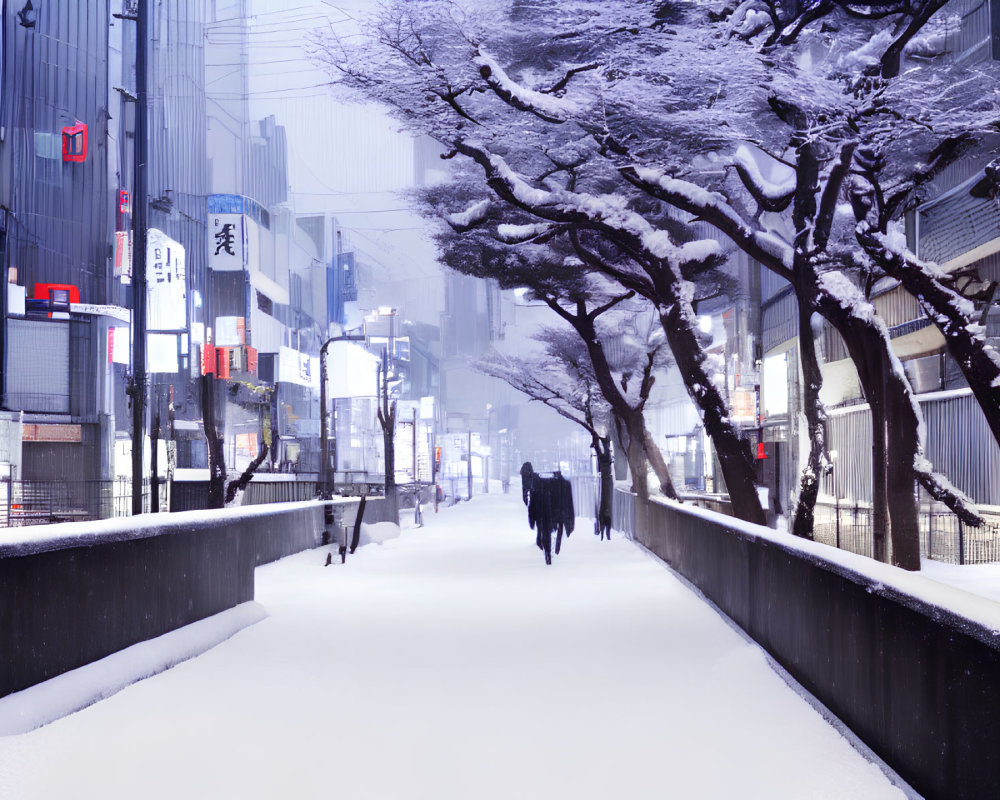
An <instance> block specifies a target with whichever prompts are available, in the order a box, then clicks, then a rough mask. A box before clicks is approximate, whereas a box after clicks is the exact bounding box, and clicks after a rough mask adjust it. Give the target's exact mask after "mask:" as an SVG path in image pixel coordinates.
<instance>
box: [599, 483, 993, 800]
mask: <svg viewBox="0 0 1000 800" xmlns="http://www.w3.org/2000/svg"><path fill="white" fill-rule="evenodd" d="M629 499H630V498H629V497H628V496H627V495H624V496H623V495H621V493H619V503H618V514H617V515H616V516H617V517H618V518H619V519H622V518H624V517H627V515H626V514H624V513H623V510H622V508H621V506H622V505H623V504H625V503H627V501H628V500H629ZM635 520H636V521H635V530H636V539H637V540H639V541H640V542H641V543H642V544H644V545H645V546H646V547H648V548H649V549H650V550H652V551H653V552H654V553H656V554H657V555H658V556H660V557H661V558H662V559H663V560H664V561H666V562H667V563H668V564H670V566H671V567H673V568H674V569H675V570H677V571H678V572H679V573H680V574H681V575H683V576H684V577H685V578H687V579H688V580H689V581H691V583H693V584H694V585H695V586H697V587H698V588H699V589H700V590H701V591H702V592H704V594H705V595H706V596H707V597H708V598H709V599H710V600H711V601H712V602H714V603H715V604H716V605H717V606H718V607H719V608H720V609H721V610H722V611H723V612H724V613H725V614H727V615H728V616H729V617H730V618H731V619H733V621H735V622H736V623H737V624H738V625H739V626H740V627H741V628H743V630H745V631H746V632H747V633H748V634H749V635H750V636H751V637H752V638H753V639H754V640H756V641H757V642H759V643H760V644H761V646H763V647H764V648H765V649H766V650H767V651H768V652H769V653H770V654H771V655H772V656H773V657H774V658H775V659H776V660H777V661H778V662H779V663H780V664H781V665H782V666H783V667H785V669H787V670H788V671H789V673H791V675H792V676H793V677H794V678H795V679H796V680H798V681H799V682H800V683H801V684H802V685H803V686H804V687H805V688H806V689H807V690H808V691H809V692H811V693H812V694H813V695H814V696H815V697H816V698H818V699H819V700H820V701H821V702H822V703H823V704H824V705H826V706H827V707H828V708H829V709H830V710H831V711H832V712H833V713H834V714H836V715H837V716H838V717H839V718H840V719H841V720H842V721H843V722H844V723H845V724H846V725H847V726H848V727H849V728H851V730H853V731H854V732H855V733H856V734H857V735H858V736H859V737H860V738H861V739H862V740H863V741H864V742H865V743H866V744H867V745H868V746H870V747H871V748H872V749H873V750H874V751H875V752H876V753H877V754H878V755H879V756H880V757H881V758H883V759H884V760H885V761H886V763H888V764H889V765H890V766H891V767H893V768H894V769H895V770H896V771H897V772H898V773H899V774H900V775H901V776H902V777H903V778H904V779H905V780H907V781H908V782H909V783H910V784H911V785H912V786H913V787H914V788H915V789H916V790H917V791H918V792H920V793H921V794H922V795H923V796H925V797H927V798H928V800H973V798H984V797H995V796H996V793H997V787H998V786H1000V753H998V752H997V748H996V746H995V737H996V731H997V730H1000V691H998V690H1000V632H997V631H994V630H988V629H986V628H984V627H983V626H981V625H979V624H977V623H975V622H973V621H970V620H967V619H964V618H961V617H959V616H957V615H955V614H953V613H952V612H950V611H948V610H947V609H944V608H939V607H934V606H930V605H928V604H926V603H925V602H923V601H921V600H919V599H917V598H914V597H911V596H909V595H904V594H901V593H899V592H898V591H897V590H894V589H892V588H891V587H887V586H885V585H883V584H881V583H879V582H878V581H875V580H874V579H872V578H869V577H867V576H865V575H862V574H860V573H855V572H852V571H850V570H847V569H845V568H844V567H842V566H839V565H837V564H835V563H833V562H826V561H824V560H823V559H821V558H818V557H814V556H810V555H807V554H804V553H802V552H799V551H797V550H794V549H792V548H790V547H789V548H786V547H784V546H782V545H781V544H780V543H776V542H773V541H769V540H765V539H759V538H757V537H754V536H752V535H749V534H747V533H744V532H741V531H739V530H735V529H732V528H729V527H727V526H726V525H725V523H724V522H722V521H720V522H715V521H712V520H709V519H706V518H704V517H702V516H700V515H699V516H696V515H694V514H689V513H687V512H685V511H682V510H680V509H676V508H673V507H670V506H666V505H660V504H655V503H653V504H650V505H648V506H646V507H641V506H640V507H636V508H635Z"/></svg>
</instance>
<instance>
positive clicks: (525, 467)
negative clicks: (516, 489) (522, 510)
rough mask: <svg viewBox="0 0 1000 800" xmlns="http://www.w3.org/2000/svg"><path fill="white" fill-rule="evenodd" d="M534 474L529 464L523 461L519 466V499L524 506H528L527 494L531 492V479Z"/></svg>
mask: <svg viewBox="0 0 1000 800" xmlns="http://www.w3.org/2000/svg"><path fill="white" fill-rule="evenodd" d="M534 474H535V470H534V468H533V467H532V466H531V462H530V461H525V462H524V463H523V464H522V465H521V499H522V500H524V504H525V505H528V494H529V493H530V492H531V478H532V477H533V476H534Z"/></svg>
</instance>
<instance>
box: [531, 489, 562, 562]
mask: <svg viewBox="0 0 1000 800" xmlns="http://www.w3.org/2000/svg"><path fill="white" fill-rule="evenodd" d="M554 480H555V479H554V478H543V477H542V476H541V475H532V478H531V488H530V490H529V492H528V525H530V526H531V527H532V528H534V529H535V544H536V545H538V547H540V548H541V550H542V552H543V553H545V563H546V564H551V563H552V531H554V530H555V529H556V527H557V525H558V522H557V521H556V515H555V513H554V507H553V504H552V483H553V481H554ZM556 552H558V550H557V551H556Z"/></svg>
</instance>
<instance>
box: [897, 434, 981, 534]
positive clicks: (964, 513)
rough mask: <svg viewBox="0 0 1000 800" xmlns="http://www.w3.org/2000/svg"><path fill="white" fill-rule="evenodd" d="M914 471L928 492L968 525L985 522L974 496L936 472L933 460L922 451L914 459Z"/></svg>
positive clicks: (977, 524) (976, 525)
mask: <svg viewBox="0 0 1000 800" xmlns="http://www.w3.org/2000/svg"><path fill="white" fill-rule="evenodd" d="M913 472H914V474H915V475H916V476H917V480H918V481H919V482H920V485H921V486H923V487H924V488H925V489H926V490H927V493H928V494H929V495H930V496H931V497H933V498H934V499H935V500H937V501H939V502H941V503H944V504H945V505H946V506H948V508H950V509H951V510H952V511H953V512H954V514H955V516H957V517H958V518H959V519H960V520H962V522H964V523H965V524H966V525H972V526H975V527H978V526H979V525H982V524H983V518H982V516H981V515H980V513H979V509H978V508H977V507H976V504H975V502H973V500H972V498H970V497H969V496H968V495H967V494H965V492H963V491H962V490H960V489H958V488H956V487H955V485H954V484H953V483H952V482H951V481H949V480H948V479H947V478H946V477H945V476H944V475H941V474H940V473H937V472H934V470H933V469H932V468H931V462H930V461H928V460H927V459H926V458H925V457H924V455H923V453H922V452H918V453H917V455H916V456H915V457H914V459H913Z"/></svg>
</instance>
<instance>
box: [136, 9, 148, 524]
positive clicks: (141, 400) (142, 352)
mask: <svg viewBox="0 0 1000 800" xmlns="http://www.w3.org/2000/svg"><path fill="white" fill-rule="evenodd" d="M148 39H149V0H138V8H137V14H136V48H135V71H136V76H135V88H136V97H137V100H136V113H135V197H134V199H133V204H134V213H133V216H132V240H133V242H134V246H133V248H132V251H133V262H132V513H133V514H141V513H142V470H143V457H142V456H143V452H142V451H143V440H144V435H145V416H146V413H145V412H146V225H147V223H146V196H147V194H148V193H149V189H148V185H147V181H148V178H149V176H148V173H147V166H148V163H149V133H148V127H149V126H148V114H149V110H148V91H147V85H148V74H147V73H148V69H147V63H146V62H147V53H146V45H147V42H148Z"/></svg>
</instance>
